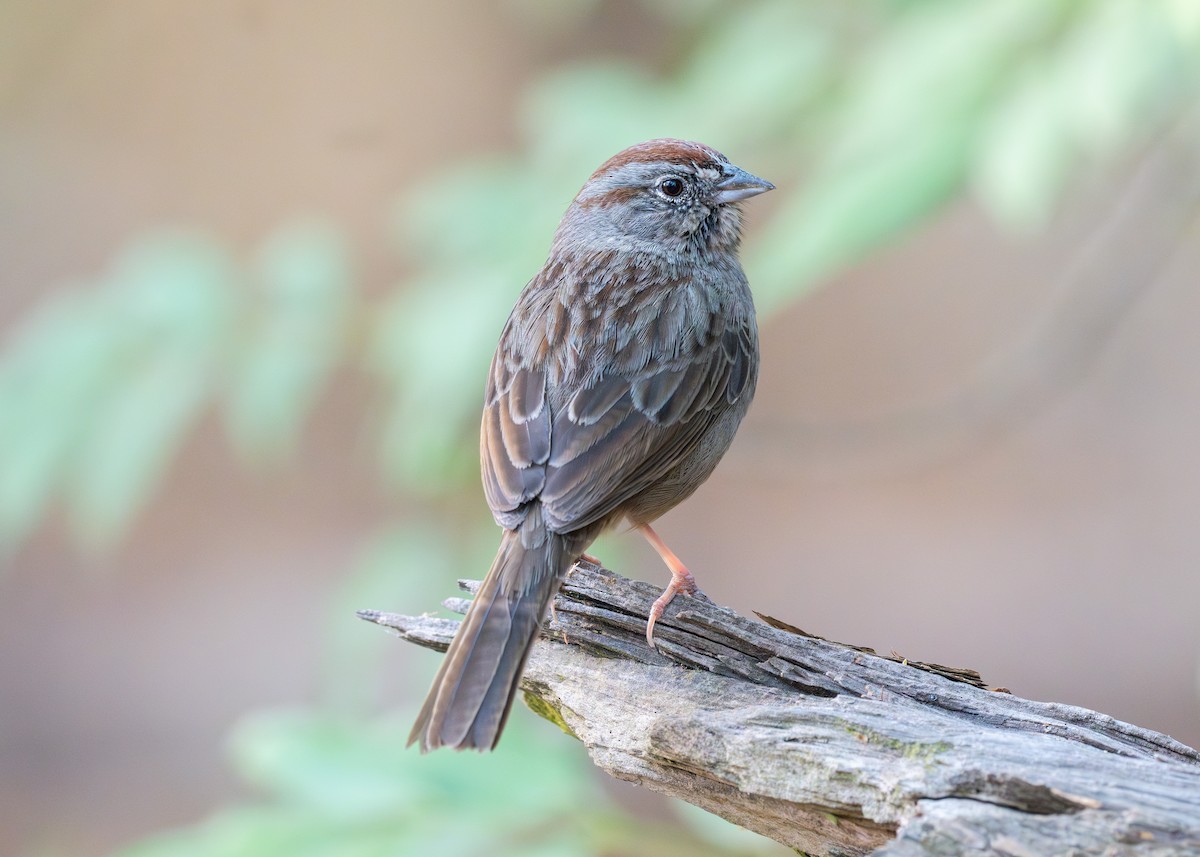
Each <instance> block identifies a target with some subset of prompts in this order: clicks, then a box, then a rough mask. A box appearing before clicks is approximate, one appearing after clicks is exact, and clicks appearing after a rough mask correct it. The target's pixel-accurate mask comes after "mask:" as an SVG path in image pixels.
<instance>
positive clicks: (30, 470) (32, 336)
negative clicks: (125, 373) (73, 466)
mask: <svg viewBox="0 0 1200 857" xmlns="http://www.w3.org/2000/svg"><path fill="white" fill-rule="evenodd" d="M121 342H122V329H121V328H120V326H118V325H116V324H113V323H111V322H110V321H109V319H108V318H107V317H106V315H105V306H104V303H103V297H102V296H98V295H95V294H92V293H90V292H85V291H82V290H71V291H67V292H65V293H63V294H60V295H58V296H56V297H55V298H54V299H53V300H52V301H49V302H47V303H45V304H43V305H42V306H41V307H40V308H39V310H38V311H37V312H36V313H35V314H34V315H33V316H31V317H30V318H29V319H27V320H26V322H25V324H24V325H23V327H22V328H21V329H20V330H18V332H17V334H16V336H15V337H14V338H13V341H12V342H11V343H10V345H9V346H8V347H7V348H6V349H5V353H4V355H3V357H2V358H0V551H3V549H4V548H5V547H7V548H9V549H11V548H12V547H15V546H16V544H17V543H18V542H19V541H20V540H21V539H22V538H24V537H25V536H26V535H27V534H28V533H29V531H30V530H31V529H32V528H33V526H34V525H35V524H36V523H37V522H38V520H39V518H40V517H41V516H42V514H43V513H44V512H45V510H46V507H47V504H48V503H49V500H50V497H51V495H52V492H53V491H55V490H56V489H57V488H58V487H59V483H60V482H61V479H62V476H63V474H64V472H65V471H66V468H67V464H68V460H69V459H70V457H71V456H72V455H73V454H74V451H75V448H76V445H77V444H78V443H79V441H80V438H81V437H82V436H83V435H84V433H85V431H86V428H87V426H88V425H89V423H90V421H91V418H92V415H93V412H94V410H95V409H96V408H97V407H98V406H99V405H100V404H101V403H102V402H103V400H104V396H105V395H106V394H107V393H108V391H109V390H110V389H112V387H113V385H114V384H115V383H116V381H117V378H116V374H115V371H114V370H115V364H116V357H117V355H118V353H119V351H120V347H121Z"/></svg>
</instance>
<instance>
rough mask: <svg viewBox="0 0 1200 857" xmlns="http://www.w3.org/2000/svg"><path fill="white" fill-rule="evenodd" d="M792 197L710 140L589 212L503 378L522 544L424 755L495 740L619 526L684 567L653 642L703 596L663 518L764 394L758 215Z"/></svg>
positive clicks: (490, 393)
mask: <svg viewBox="0 0 1200 857" xmlns="http://www.w3.org/2000/svg"><path fill="white" fill-rule="evenodd" d="M773 189H774V185H773V184H771V183H770V182H768V181H765V180H763V179H761V178H758V177H757V176H755V175H752V174H751V173H749V172H747V171H745V170H743V169H741V168H740V167H737V166H734V165H733V164H731V163H730V162H729V159H728V158H726V157H725V156H724V155H723V154H721V153H720V152H718V151H717V150H716V149H713V148H711V147H709V146H706V145H704V144H702V143H697V142H692V141H687V140H677V139H656V140H649V141H646V142H643V143H639V144H637V145H634V146H630V147H629V148H627V149H624V150H623V151H621V152H619V153H617V154H616V155H614V156H613V157H611V158H609V159H608V160H607V161H605V162H604V163H603V164H602V165H601V166H600V168H599V169H597V170H596V171H595V172H594V173H593V174H592V175H591V177H590V178H589V179H588V180H587V182H586V183H585V184H584V185H583V188H582V189H581V190H580V191H579V193H578V194H577V195H576V196H575V198H574V199H573V200H572V202H571V203H570V205H569V207H568V208H567V211H566V213H565V214H564V215H563V217H562V220H561V222H560V223H559V226H558V229H557V230H556V232H555V234H554V238H553V241H552V243H551V247H550V252H549V254H548V256H547V259H546V262H545V264H544V265H543V267H542V268H541V270H540V271H539V272H538V273H537V274H536V275H535V276H534V277H533V279H532V280H530V281H529V283H528V284H527V285H526V286H525V288H524V290H523V291H522V292H521V294H520V296H519V297H518V298H517V301H516V305H515V306H514V308H513V310H512V313H511V315H510V316H509V318H508V321H507V323H506V324H505V326H504V328H503V331H502V333H501V335H500V341H499V344H498V345H497V347H496V352H495V356H494V357H493V359H492V363H491V368H490V370H489V372H488V376H487V382H486V386H485V393H484V407H483V418H482V425H481V430H480V463H481V471H482V479H483V488H484V494H485V496H486V498H487V502H488V505H489V506H490V508H491V511H492V515H493V517H494V518H495V520H496V523H497V524H499V525H500V527H502V528H503V535H502V536H501V540H500V547H499V550H498V551H497V554H496V558H495V560H494V561H493V563H492V566H491V569H490V570H489V571H488V573H487V576H486V577H485V578H484V580H483V583H482V584H481V586H480V587H479V589H478V591H477V592H476V595H475V598H474V600H473V601H472V603H471V606H470V608H469V609H468V611H467V614H466V617H465V618H464V619H463V621H462V623H461V624H460V626H459V629H458V631H457V633H456V634H455V637H454V640H453V641H452V642H451V644H450V648H449V650H448V651H447V653H446V656H445V659H444V660H443V662H442V665H441V668H440V670H439V671H438V673H437V676H436V678H435V679H434V682H433V686H432V688H431V689H430V691H429V694H428V696H427V697H426V700H425V703H424V705H423V706H422V708H421V711H420V713H419V715H418V717H417V720H416V723H415V724H414V726H413V729H412V733H411V735H410V736H409V740H408V744H409V745H410V746H411V745H412V744H413V743H417V744H418V745H419V747H420V749H421V751H422V752H426V751H429V750H433V749H436V748H439V747H452V748H455V749H459V750H462V749H475V750H480V751H486V750H491V749H493V748H495V746H496V743H497V742H498V741H499V740H500V735H501V732H502V731H503V729H504V724H505V722H506V720H507V718H508V714H509V711H510V710H511V708H512V704H513V700H514V698H515V696H516V692H517V686H518V682H519V681H520V677H521V673H522V671H523V670H524V667H525V663H526V660H527V659H528V657H529V652H530V649H531V648H532V646H533V643H534V641H535V640H536V638H537V636H538V632H539V630H540V628H541V624H542V620H543V617H544V615H545V613H546V610H547V607H548V605H549V604H550V602H551V601H552V599H553V597H554V595H555V593H556V592H557V591H558V588H559V586H560V584H561V583H562V580H563V578H564V577H565V576H566V574H567V573H568V572H569V571H570V569H571V568H572V567H573V566H574V565H575V564H576V563H577V562H578V561H579V560H580V558H581V557H582V556H583V555H584V551H585V550H586V549H587V547H588V546H589V545H590V544H591V543H592V541H594V540H595V539H596V537H597V536H598V535H599V534H600V533H601V532H603V531H605V530H607V529H609V528H611V527H614V526H617V525H619V524H621V523H622V522H628V523H629V524H631V525H632V526H633V527H634V528H637V529H638V530H640V531H641V533H642V534H643V535H644V536H645V538H646V539H647V540H648V541H649V542H650V544H651V545H652V546H653V547H654V549H655V550H656V551H657V552H658V553H659V555H660V556H661V557H662V559H663V561H664V562H665V564H666V565H667V567H668V569H669V570H670V572H671V583H670V585H669V586H668V587H667V588H666V590H665V591H664V592H663V594H662V596H660V597H659V599H658V600H657V601H656V602H655V603H654V605H653V607H652V608H651V611H650V615H649V619H648V621H647V625H646V639H647V642H648V643H649V644H650V645H651V646H653V645H654V641H653V634H654V623H655V621H656V620H657V619H658V618H660V617H661V615H662V612H663V610H664V609H665V607H666V606H667V604H668V603H669V602H670V601H671V599H672V598H673V597H674V596H675V595H676V594H677V593H680V592H682V593H684V594H686V595H694V594H695V593H696V592H698V589H697V587H696V583H695V578H694V577H693V575H692V574H691V573H690V571H689V570H688V569H687V567H686V566H685V565H684V564H683V562H681V561H680V560H679V558H678V557H677V556H676V555H675V554H674V553H672V552H671V550H670V549H669V548H668V547H667V546H666V544H664V543H663V541H662V539H661V538H659V536H658V534H657V533H656V532H655V531H654V530H653V529H652V527H651V523H652V522H653V521H655V520H656V519H657V518H658V517H659V516H661V515H662V514H663V513H665V512H666V511H668V510H669V509H671V508H673V507H674V506H675V505H677V504H678V503H680V502H681V501H682V500H684V499H686V498H687V497H688V496H690V495H691V494H692V493H693V492H694V491H695V490H696V489H697V488H698V487H699V486H700V484H701V483H703V482H704V481H705V480H706V479H707V478H708V477H709V475H710V474H711V473H712V472H713V469H714V468H715V467H716V466H717V463H718V462H719V461H720V459H721V457H722V456H723V455H724V454H725V452H726V450H727V449H728V448H729V446H730V443H731V442H732V441H733V437H734V433H735V432H736V430H737V427H738V425H739V423H740V422H741V420H742V417H743V416H744V415H745V414H746V411H747V409H748V408H749V406H750V401H751V399H752V398H753V396H754V390H755V386H756V383H757V377H758V364H759V346H758V326H757V321H756V318H755V312H754V302H753V299H752V297H751V293H750V288H749V285H748V283H747V280H746V275H745V273H744V272H743V270H742V267H741V264H740V263H739V261H738V248H739V245H740V243H741V233H742V213H741V209H740V205H739V203H741V202H742V201H743V200H746V199H749V198H750V197H753V196H757V195H758V194H761V193H765V192H766V191H770V190H773Z"/></svg>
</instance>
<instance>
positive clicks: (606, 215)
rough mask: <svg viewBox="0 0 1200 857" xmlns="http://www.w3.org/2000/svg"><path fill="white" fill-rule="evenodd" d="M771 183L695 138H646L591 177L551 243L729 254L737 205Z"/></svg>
mask: <svg viewBox="0 0 1200 857" xmlns="http://www.w3.org/2000/svg"><path fill="white" fill-rule="evenodd" d="M774 187H775V186H774V185H773V184H771V183H770V182H768V181H764V180H763V179H760V178H758V177H757V176H753V175H751V174H750V173H748V172H746V171H745V170H743V169H741V168H740V167H736V166H734V165H733V164H731V163H729V159H728V158H726V157H725V156H724V155H722V154H721V153H720V152H718V151H717V150H716V149H712V148H710V147H708V146H705V145H703V144H701V143H693V142H688V141H686V140H670V139H664V140H650V141H648V142H645V143H639V144H638V145H636V146H631V147H629V148H628V149H625V150H624V151H622V152H619V153H618V154H616V155H614V156H613V157H611V158H609V159H608V160H607V161H605V163H604V164H603V165H602V166H601V167H600V169H598V170H596V172H595V173H593V174H592V177H591V178H590V179H588V181H587V184H585V185H584V186H583V189H582V190H580V191H579V194H578V195H577V196H576V197H575V201H574V202H573V203H572V205H571V208H570V209H569V210H568V212H567V215H566V216H565V217H564V218H563V223H562V225H561V226H560V227H559V236H558V239H557V240H558V242H561V241H563V240H564V239H565V240H567V241H574V242H585V243H587V244H588V245H590V246H592V247H596V246H597V244H602V243H604V242H608V243H631V244H633V245H634V246H635V247H637V248H638V249H644V250H653V249H655V248H657V249H658V250H659V251H661V252H664V253H668V254H673V255H679V256H687V255H693V254H694V255H700V256H707V255H710V254H712V253H722V252H733V251H735V250H736V249H737V246H738V242H739V240H740V237H741V224H742V216H741V211H740V208H739V206H738V204H737V203H739V202H741V201H742V200H744V199H748V198H749V197H752V196H757V195H758V194H760V193H765V192H766V191H769V190H773V189H774ZM556 243H557V242H556Z"/></svg>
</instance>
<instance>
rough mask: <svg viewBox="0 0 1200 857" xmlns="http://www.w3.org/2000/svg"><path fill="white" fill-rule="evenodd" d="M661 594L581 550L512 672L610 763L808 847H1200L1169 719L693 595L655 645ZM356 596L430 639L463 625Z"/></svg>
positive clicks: (1198, 785) (1193, 783)
mask: <svg viewBox="0 0 1200 857" xmlns="http://www.w3.org/2000/svg"><path fill="white" fill-rule="evenodd" d="M463 585H464V587H465V588H470V584H468V583H466V582H464V583H463ZM658 594H659V590H658V589H656V588H655V587H653V586H650V585H649V584H645V583H638V582H635V581H630V580H627V579H625V578H621V577H618V576H616V575H614V574H612V573H611V572H608V571H606V570H604V569H602V568H600V567H598V566H594V565H590V564H587V563H584V564H581V565H580V566H579V567H578V568H577V569H576V570H575V571H574V572H573V573H572V575H571V576H570V577H569V578H568V580H567V582H566V583H565V584H564V586H563V588H562V591H561V593H560V594H559V596H558V598H557V599H556V602H555V616H554V617H553V618H552V619H551V620H550V621H549V622H548V623H547V626H546V629H545V637H544V639H543V640H541V641H539V643H538V644H537V645H536V646H535V647H534V651H533V655H532V656H531V658H530V661H529V667H528V669H527V671H526V673H525V678H524V680H523V683H522V687H523V689H524V691H525V699H526V701H527V702H528V703H529V705H530V707H531V708H533V709H534V711H536V712H538V713H539V714H541V715H542V716H544V717H546V718H547V719H549V720H551V721H553V722H555V723H557V724H558V725H559V726H561V727H562V728H563V729H564V730H565V731H567V732H568V733H570V734H571V735H574V736H575V737H576V738H578V739H579V740H581V741H582V742H583V743H584V745H585V746H586V747H587V751H588V753H589V754H590V755H591V757H592V759H593V761H594V762H595V763H596V764H597V765H599V766H600V767H601V768H603V769H604V770H606V771H608V772H609V773H610V774H612V775H613V776H614V777H617V778H619V779H622V780H628V781H630V782H634V783H637V784H640V785H645V786H647V787H649V788H652V789H655V790H657V791H661V792H665V793H666V794H670V795H674V796H675V797H679V798H683V799H684V800H687V801H689V802H691V803H694V804H696V805H697V806H700V807H703V808H704V809H707V810H709V811H710V812H714V813H716V814H717V815H720V816H722V817H724V818H726V819H729V820H730V821H732V822H734V823H735V824H739V825H741V826H743V827H746V828H748V829H750V830H754V831H757V832H759V833H761V834H763V835H765V836H768V837H770V838H772V839H775V840H777V841H778V842H781V843H783V844H784V845H787V846H790V847H792V848H795V849H797V850H800V851H803V852H811V853H814V854H829V855H850V854H856V855H857V854H866V853H869V852H875V853H878V854H886V855H906V857H907V855H932V854H956V855H957V854H966V855H984V854H988V855H1007V857H1014V856H1015V855H1050V854H1079V855H1084V854H1136V855H1168V854H1170V855H1178V854H1197V855H1200V753H1198V752H1197V751H1196V750H1193V749H1191V748H1189V747H1186V746H1184V745H1183V744H1180V743H1179V742H1177V741H1175V740H1173V739H1171V738H1169V737H1167V736H1165V735H1161V734H1158V733H1156V732H1152V731H1150V730H1147V729H1142V728H1139V727H1137V726H1132V725H1130V724H1128V723H1122V722H1121V721H1118V720H1115V719H1114V718H1112V717H1109V716H1107V715H1104V714H1099V713H1097V712H1094V711H1088V710H1085V709H1082V708H1077V707H1074V706H1069V705H1061V704H1057V703H1046V702H1034V701H1031V700H1027V699H1021V698H1020V697H1017V696H1013V695H1012V694H1009V693H1006V692H1003V691H999V690H996V689H988V688H986V687H983V686H982V682H981V681H979V680H978V676H977V675H976V674H974V673H972V672H971V671H969V670H952V669H948V668H945V667H939V666H936V665H931V664H915V663H909V662H907V661H898V660H893V659H888V658H884V657H879V656H877V655H875V654H873V653H871V652H870V651H869V650H864V649H857V648H854V647H851V646H846V645H842V644H839V643H833V642H829V641H826V640H822V639H819V638H816V637H811V636H808V635H806V634H804V633H803V632H801V631H798V630H797V629H795V628H791V627H790V626H787V625H784V624H783V623H780V622H777V621H775V620H772V619H769V618H768V617H763V618H764V619H765V620H766V622H769V623H771V624H764V623H763V622H759V621H756V620H753V619H748V618H746V617H743V616H739V615H737V614H736V613H733V612H732V611H730V610H726V609H723V608H721V607H718V606H717V605H715V604H713V603H712V602H710V601H708V600H707V599H704V598H703V597H698V598H693V599H688V598H683V597H680V598H677V599H676V600H675V602H674V603H673V604H672V605H671V607H670V608H669V609H668V610H667V615H666V616H664V617H663V619H662V620H660V622H659V623H658V625H657V627H656V629H655V637H656V642H657V643H658V648H659V651H657V652H656V651H652V650H651V649H650V648H649V647H648V646H647V645H646V641H645V638H644V637H643V633H644V629H645V623H646V613H647V610H648V609H649V607H650V604H651V602H652V601H653V600H654V598H656V597H657V596H658ZM447 603H448V605H449V606H451V607H452V609H458V610H460V611H461V610H462V609H463V608H464V607H465V604H466V602H465V601H463V600H462V599H451V600H450V601H449V602H447ZM360 615H361V616H362V617H363V618H365V619H368V620H370V621H373V622H376V623H378V624H380V625H383V626H385V627H386V628H389V629H391V630H392V631H393V632H395V633H397V634H398V635H399V636H401V637H403V638H404V639H407V640H409V641H411V642H415V643H418V644H420V645H424V646H428V647H430V648H434V649H440V650H444V649H445V648H446V646H447V645H448V644H449V641H450V639H451V637H452V636H453V634H454V631H455V629H456V627H457V623H456V622H454V621H452V620H447V619H437V618H432V617H428V616H425V617H409V616H397V615H393V614H384V613H377V612H374V611H364V612H363V613H361V614H360ZM564 640H565V641H566V642H565V643H564ZM683 667H687V669H684V668H683Z"/></svg>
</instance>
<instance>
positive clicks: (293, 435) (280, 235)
mask: <svg viewBox="0 0 1200 857" xmlns="http://www.w3.org/2000/svg"><path fill="white" fill-rule="evenodd" d="M254 272H255V274H256V276H255V278H254V280H255V285H257V286H258V287H259V292H260V300H259V302H258V305H257V306H255V307H252V308H251V310H250V313H249V315H250V318H248V319H247V320H246V321H247V323H246V329H245V330H244V331H243V332H242V337H241V339H240V341H239V342H238V343H237V347H236V351H235V355H234V357H235V366H234V371H233V375H232V378H231V384H230V388H229V391H228V400H227V402H228V407H227V411H226V413H227V416H228V418H227V425H228V428H229V435H230V439H231V440H232V441H233V444H234V446H235V447H236V448H237V449H238V450H239V451H240V452H241V453H242V455H243V457H244V458H245V459H247V460H249V461H262V460H269V461H271V462H272V463H274V464H279V463H281V462H282V461H284V460H286V459H287V458H288V457H289V456H290V455H291V454H292V453H294V452H295V450H296V444H297V442H298V435H299V431H300V427H301V425H302V424H303V422H304V418H305V416H307V414H308V413H309V411H311V409H312V407H313V405H314V403H315V401H316V398H317V395H318V393H319V391H320V389H321V388H322V386H323V385H324V384H325V383H326V382H327V381H328V379H329V376H330V374H331V372H332V370H333V368H334V366H335V364H336V362H337V360H338V359H339V358H340V357H341V356H342V349H343V347H344V345H345V342H344V336H345V333H346V331H345V326H346V324H347V321H348V316H349V313H350V310H351V305H350V291H351V284H352V282H353V277H352V274H351V271H350V260H349V258H348V253H347V250H346V247H345V246H344V244H343V240H342V236H341V234H340V233H339V232H338V231H337V229H336V228H335V227H334V225H333V224H330V223H324V222H320V221H305V222H296V223H293V224H288V225H286V226H284V227H283V228H281V229H280V230H279V231H277V232H276V233H275V234H274V235H272V236H270V237H269V238H268V239H267V241H266V242H265V244H264V245H263V247H262V248H261V250H260V251H259V253H258V257H257V258H256V260H255V266H254Z"/></svg>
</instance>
